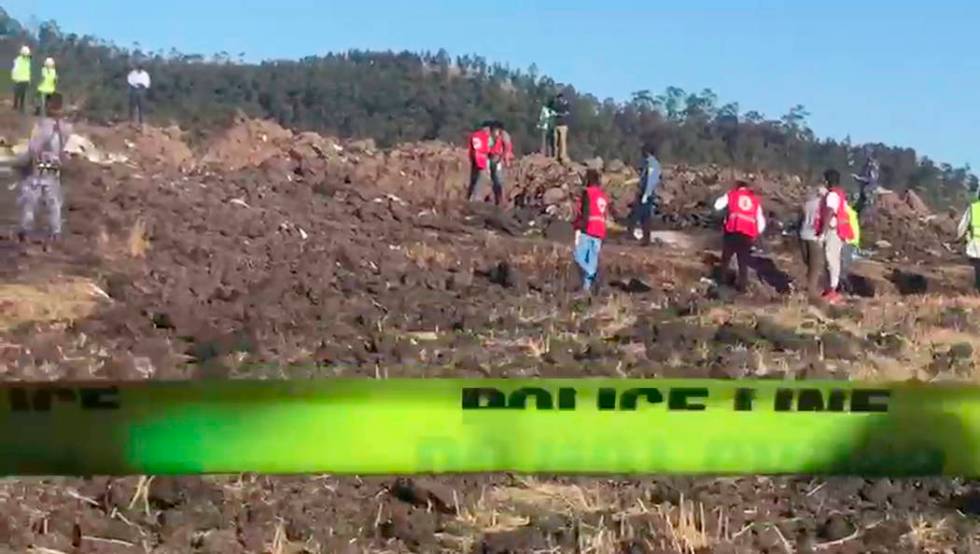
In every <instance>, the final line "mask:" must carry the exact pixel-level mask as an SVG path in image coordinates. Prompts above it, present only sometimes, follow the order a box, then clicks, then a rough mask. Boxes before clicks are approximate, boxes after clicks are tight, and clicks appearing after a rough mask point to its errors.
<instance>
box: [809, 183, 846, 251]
mask: <svg viewBox="0 0 980 554" xmlns="http://www.w3.org/2000/svg"><path fill="white" fill-rule="evenodd" d="M832 192H833V193H836V194H837V197H838V198H839V199H840V202H838V203H837V213H836V215H837V236H838V237H840V239H841V240H842V241H844V242H847V241H849V240H854V228H853V227H851V217H850V214H848V213H847V196H845V195H844V190H843V189H842V188H840V187H834V188H832V189H830V190H829V191H827V194H830V193H832ZM827 194H825V195H824V196H823V199H822V200H821V201H820V210H819V211H818V212H817V218H816V220H815V221H814V222H813V228H814V230H816V231H817V235H821V234H823V223H824V222H823V218H824V215H825V214H826V213H827Z"/></svg>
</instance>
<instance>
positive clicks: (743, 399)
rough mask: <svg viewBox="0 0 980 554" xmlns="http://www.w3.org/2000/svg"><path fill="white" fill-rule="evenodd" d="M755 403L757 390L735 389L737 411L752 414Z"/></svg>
mask: <svg viewBox="0 0 980 554" xmlns="http://www.w3.org/2000/svg"><path fill="white" fill-rule="evenodd" d="M753 401H755V389H744V388H742V389H735V411H736V412H751V411H752V402H753Z"/></svg>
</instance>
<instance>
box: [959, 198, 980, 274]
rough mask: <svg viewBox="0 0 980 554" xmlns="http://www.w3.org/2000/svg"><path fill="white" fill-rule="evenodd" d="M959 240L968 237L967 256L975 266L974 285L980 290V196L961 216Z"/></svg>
mask: <svg viewBox="0 0 980 554" xmlns="http://www.w3.org/2000/svg"><path fill="white" fill-rule="evenodd" d="M957 238H958V239H959V240H963V239H966V240H967V242H966V257H967V258H970V264H971V265H972V266H973V286H974V288H976V290H977V292H980V198H978V199H977V200H976V201H974V202H973V203H972V204H970V207H968V208H967V209H966V212H965V213H964V214H963V217H962V218H960V225H959V229H958V230H957Z"/></svg>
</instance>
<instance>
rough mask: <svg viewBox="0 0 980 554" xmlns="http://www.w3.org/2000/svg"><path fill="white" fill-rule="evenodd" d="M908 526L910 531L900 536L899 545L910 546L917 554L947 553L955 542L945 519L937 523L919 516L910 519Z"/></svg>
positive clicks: (953, 533)
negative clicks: (919, 553) (924, 553)
mask: <svg viewBox="0 0 980 554" xmlns="http://www.w3.org/2000/svg"><path fill="white" fill-rule="evenodd" d="M909 526H910V527H911V528H912V529H911V530H910V531H909V532H908V533H906V534H905V535H903V536H902V539H901V543H902V544H905V545H909V546H911V547H912V548H914V549H915V550H916V551H917V552H926V553H929V554H932V553H937V554H938V553H941V552H942V553H945V552H949V551H950V549H949V545H950V544H952V543H954V542H955V540H956V532H955V531H954V530H953V528H952V527H950V525H949V523H947V521H946V519H945V518H944V519H940V520H938V521H937V520H930V519H928V518H926V517H924V516H919V517H916V518H913V519H911V520H910V521H909Z"/></svg>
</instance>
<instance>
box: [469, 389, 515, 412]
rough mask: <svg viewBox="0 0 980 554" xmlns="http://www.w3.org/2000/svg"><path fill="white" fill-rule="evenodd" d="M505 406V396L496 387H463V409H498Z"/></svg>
mask: <svg viewBox="0 0 980 554" xmlns="http://www.w3.org/2000/svg"><path fill="white" fill-rule="evenodd" d="M506 407H507V397H506V396H504V393H502V392H500V391H499V390H497V389H492V388H489V387H474V388H469V387H467V388H464V389H463V409H464V410H487V409H490V410H499V409H502V408H506Z"/></svg>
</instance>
